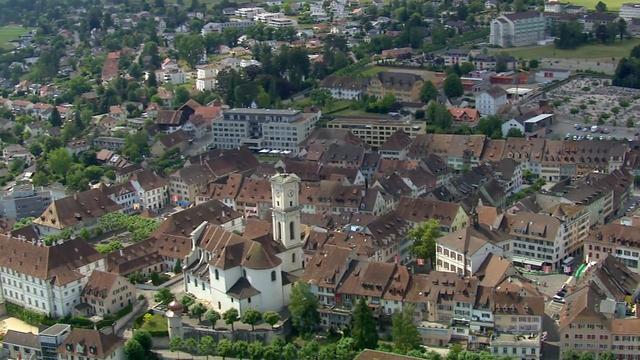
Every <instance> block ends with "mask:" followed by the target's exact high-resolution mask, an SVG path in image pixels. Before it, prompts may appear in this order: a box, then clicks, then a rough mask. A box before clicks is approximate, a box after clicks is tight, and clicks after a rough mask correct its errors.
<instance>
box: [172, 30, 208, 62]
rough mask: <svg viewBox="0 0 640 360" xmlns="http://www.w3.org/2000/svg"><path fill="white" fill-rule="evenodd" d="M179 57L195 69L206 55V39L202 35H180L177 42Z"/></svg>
mask: <svg viewBox="0 0 640 360" xmlns="http://www.w3.org/2000/svg"><path fill="white" fill-rule="evenodd" d="M175 44H176V50H178V57H180V59H182V60H184V61H186V63H187V64H189V66H190V67H191V68H192V69H193V68H195V66H196V64H198V62H200V60H201V59H202V56H203V55H204V39H203V38H202V35H200V34H189V35H182V34H181V35H178V36H176V40H175Z"/></svg>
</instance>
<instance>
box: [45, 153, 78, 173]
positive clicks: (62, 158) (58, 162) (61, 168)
mask: <svg viewBox="0 0 640 360" xmlns="http://www.w3.org/2000/svg"><path fill="white" fill-rule="evenodd" d="M71 164H73V159H72V158H71V155H69V152H68V151H67V150H66V149H64V148H59V149H55V150H52V151H51V152H50V153H49V154H48V155H47V165H48V166H49V170H51V172H52V173H53V174H54V175H57V176H59V177H60V178H65V176H66V175H67V172H68V171H69V169H70V168H71Z"/></svg>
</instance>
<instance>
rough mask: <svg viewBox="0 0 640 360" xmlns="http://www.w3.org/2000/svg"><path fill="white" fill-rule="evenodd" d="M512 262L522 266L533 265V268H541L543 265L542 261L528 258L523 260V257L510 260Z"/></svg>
mask: <svg viewBox="0 0 640 360" xmlns="http://www.w3.org/2000/svg"><path fill="white" fill-rule="evenodd" d="M512 261H513V262H519V263H523V264H528V265H533V266H542V264H544V261H542V260H536V259H529V258H523V257H514V258H513V259H512Z"/></svg>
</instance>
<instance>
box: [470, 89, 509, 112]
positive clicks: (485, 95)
mask: <svg viewBox="0 0 640 360" xmlns="http://www.w3.org/2000/svg"><path fill="white" fill-rule="evenodd" d="M506 104H507V92H506V91H504V89H502V88H500V87H497V86H494V87H492V88H490V89H488V90H485V91H482V92H481V93H479V94H478V95H476V109H477V110H478V112H480V115H482V116H487V115H495V114H497V113H498V110H500V108H501V107H503V106H504V105H506Z"/></svg>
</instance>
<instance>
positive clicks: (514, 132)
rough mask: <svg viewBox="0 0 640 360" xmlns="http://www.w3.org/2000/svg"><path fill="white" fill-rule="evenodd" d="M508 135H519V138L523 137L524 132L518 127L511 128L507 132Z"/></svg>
mask: <svg viewBox="0 0 640 360" xmlns="http://www.w3.org/2000/svg"><path fill="white" fill-rule="evenodd" d="M507 137H508V138H510V137H517V138H521V137H524V134H523V133H522V131H520V129H516V128H511V129H509V131H508V132H507Z"/></svg>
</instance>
